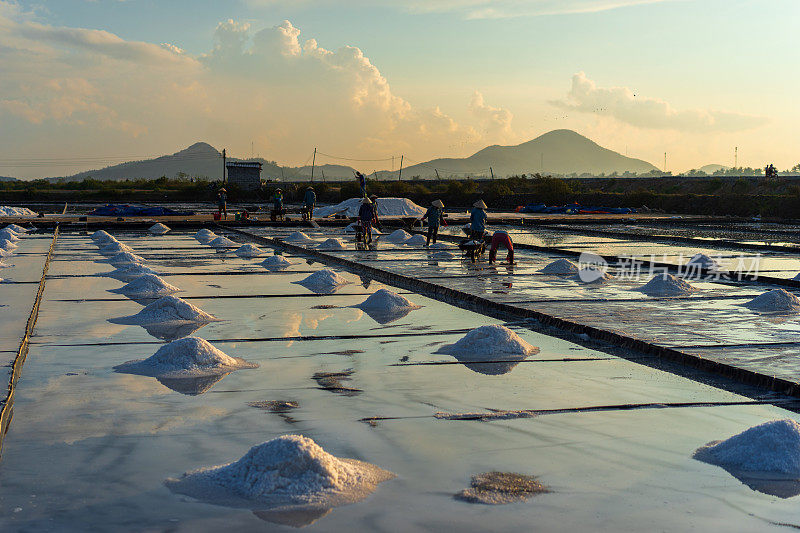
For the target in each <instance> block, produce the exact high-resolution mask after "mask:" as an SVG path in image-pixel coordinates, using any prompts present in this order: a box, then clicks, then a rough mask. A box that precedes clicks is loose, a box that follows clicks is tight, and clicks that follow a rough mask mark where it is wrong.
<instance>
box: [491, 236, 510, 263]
mask: <svg viewBox="0 0 800 533" xmlns="http://www.w3.org/2000/svg"><path fill="white" fill-rule="evenodd" d="M501 246H502V247H503V248H505V249H506V250H508V255H507V256H506V261H508V264H509V265H513V264H514V243H513V242H511V236H510V235H509V234H508V233H506V232H505V231H495V232H494V235H492V246H491V248H489V264H492V263H494V262H495V260H496V259H497V249H498V248H499V247H501Z"/></svg>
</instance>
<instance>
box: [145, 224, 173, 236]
mask: <svg viewBox="0 0 800 533" xmlns="http://www.w3.org/2000/svg"><path fill="white" fill-rule="evenodd" d="M147 231H149V232H150V233H152V234H153V235H164V234H165V233H166V232H168V231H169V227H167V226H165V225H164V224H162V223H161V222H159V223H158V224H153V225H152V226H150V229H149V230H147Z"/></svg>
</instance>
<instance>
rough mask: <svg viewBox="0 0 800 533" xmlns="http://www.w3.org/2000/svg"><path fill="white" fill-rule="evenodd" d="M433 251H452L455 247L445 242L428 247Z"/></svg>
mask: <svg viewBox="0 0 800 533" xmlns="http://www.w3.org/2000/svg"><path fill="white" fill-rule="evenodd" d="M428 248H430V249H431V250H452V249H453V247H452V246H450V245H449V244H446V243H443V242H435V243H433V244H431V245H430V246H428Z"/></svg>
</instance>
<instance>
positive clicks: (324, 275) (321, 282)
mask: <svg viewBox="0 0 800 533" xmlns="http://www.w3.org/2000/svg"><path fill="white" fill-rule="evenodd" d="M292 283H297V284H298V285H302V286H304V287H306V288H308V289H311V290H312V291H315V292H316V291H329V290H333V289H335V288H337V287H340V286H342V285H345V284H347V283H350V282H349V281H347V280H346V279H344V278H343V277H342V276H340V275H339V274H337V273H336V272H334V271H333V270H328V269H327V268H325V269H322V270H318V271H316V272H314V273H313V274H311V275H310V276H308V277H307V278H305V279H303V280H301V281H293V282H292Z"/></svg>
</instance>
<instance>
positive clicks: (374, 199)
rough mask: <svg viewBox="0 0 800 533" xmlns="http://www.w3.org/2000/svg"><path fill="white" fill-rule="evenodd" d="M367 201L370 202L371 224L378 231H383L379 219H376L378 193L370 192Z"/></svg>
mask: <svg viewBox="0 0 800 533" xmlns="http://www.w3.org/2000/svg"><path fill="white" fill-rule="evenodd" d="M369 201H370V202H372V213H373V215H374V216H373V217H372V226H373V227H375V228H378V230H379V231H383V225H382V224H381V221H380V220H378V195H377V194H370V195H369Z"/></svg>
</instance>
